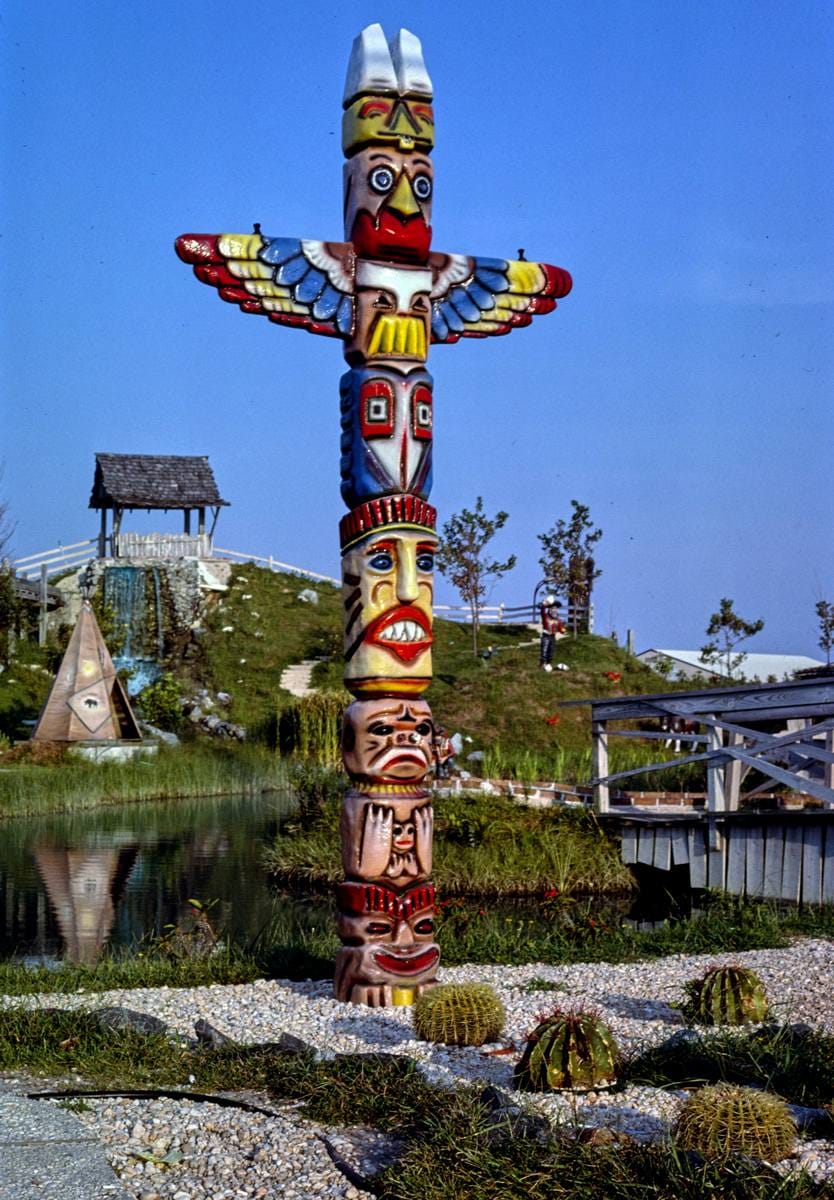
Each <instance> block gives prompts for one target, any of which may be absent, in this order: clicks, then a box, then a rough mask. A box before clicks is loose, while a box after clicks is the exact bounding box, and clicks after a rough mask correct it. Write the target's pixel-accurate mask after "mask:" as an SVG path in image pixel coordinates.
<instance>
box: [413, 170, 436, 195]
mask: <svg viewBox="0 0 834 1200" xmlns="http://www.w3.org/2000/svg"><path fill="white" fill-rule="evenodd" d="M411 186H412V188H413V189H414V195H415V196H416V197H417V199H418V200H428V198H429V196H430V195H431V193H432V183H431V180H430V179H429V177H428V175H415V176H414V181H413V183H412V185H411Z"/></svg>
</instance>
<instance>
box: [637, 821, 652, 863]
mask: <svg viewBox="0 0 834 1200" xmlns="http://www.w3.org/2000/svg"><path fill="white" fill-rule="evenodd" d="M654 836H655V831H654V829H647V828H646V827H645V826H644V827H643V828H642V829H641V830H640V841H639V842H638V844H637V861H638V862H639V863H643V864H644V865H645V866H647V867H651V866H653V865H654Z"/></svg>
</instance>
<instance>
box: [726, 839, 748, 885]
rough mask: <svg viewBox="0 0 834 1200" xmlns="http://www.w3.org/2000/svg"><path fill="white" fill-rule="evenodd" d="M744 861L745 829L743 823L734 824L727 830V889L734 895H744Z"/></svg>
mask: <svg viewBox="0 0 834 1200" xmlns="http://www.w3.org/2000/svg"><path fill="white" fill-rule="evenodd" d="M746 862H747V830H746V829H745V828H744V826H743V825H736V826H735V827H734V828H733V829H728V830H727V891H728V892H732V894H733V895H734V896H743V895H744V876H745V865H746Z"/></svg>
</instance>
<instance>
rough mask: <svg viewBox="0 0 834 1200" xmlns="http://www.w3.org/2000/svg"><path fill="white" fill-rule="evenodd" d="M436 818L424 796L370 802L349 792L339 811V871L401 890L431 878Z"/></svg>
mask: <svg viewBox="0 0 834 1200" xmlns="http://www.w3.org/2000/svg"><path fill="white" fill-rule="evenodd" d="M433 828H434V812H433V810H432V806H431V804H430V803H429V801H428V800H427V799H426V793H425V792H422V793H418V798H417V799H412V798H408V797H399V798H398V797H396V796H391V797H390V798H382V797H379V796H378V797H376V798H373V797H370V796H365V795H361V794H359V793H358V792H348V794H347V796H346V797H345V800H344V803H343V805H342V866H343V868H344V872H345V874H346V875H347V876H349V877H352V878H354V879H362V880H367V881H377V882H380V883H385V884H387V885H389V886H393V887H405V886H406V885H408V884H412V883H414V882H415V880H417V879H427V878H428V876H429V875H430V874H431V862H432V831H433Z"/></svg>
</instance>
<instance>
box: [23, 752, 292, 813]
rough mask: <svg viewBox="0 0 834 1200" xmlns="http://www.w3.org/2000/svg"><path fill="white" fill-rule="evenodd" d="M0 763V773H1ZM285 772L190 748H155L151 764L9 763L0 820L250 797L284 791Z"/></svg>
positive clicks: (261, 755) (267, 757)
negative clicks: (132, 804) (115, 806)
mask: <svg viewBox="0 0 834 1200" xmlns="http://www.w3.org/2000/svg"><path fill="white" fill-rule="evenodd" d="M3 766H4V764H3V760H2V758H0V768H3ZM286 783H287V776H286V768H285V766H284V765H283V764H282V762H281V760H280V759H279V758H277V757H276V756H275V755H274V754H272V753H271V752H269V751H268V750H265V749H263V748H261V747H256V746H230V745H212V744H207V743H196V742H195V743H190V744H184V745H181V746H177V747H173V748H168V747H161V748H160V750H159V753H158V754H157V755H155V756H154V757H153V758H146V759H134V760H133V761H131V762H126V763H98V764H96V763H89V762H85V761H84V760H83V759H77V758H72V757H68V756H65V757H64V758H62V759H61V761H60V765H58V766H55V765H29V764H27V763H26V762H19V763H15V764H14V765H12V766H10V767H9V768H8V769H0V818H2V817H19V816H29V815H33V814H36V813H45V812H63V811H68V810H76V809H79V810H80V809H85V808H95V807H97V806H98V805H102V804H126V803H130V802H133V801H136V800H173V799H179V798H181V797H186V796H223V795H233V794H239V795H254V794H257V793H260V792H266V791H272V790H276V789H279V788H283V787H286Z"/></svg>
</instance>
